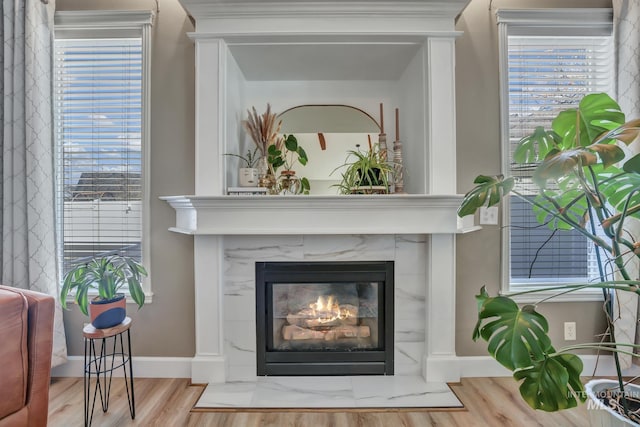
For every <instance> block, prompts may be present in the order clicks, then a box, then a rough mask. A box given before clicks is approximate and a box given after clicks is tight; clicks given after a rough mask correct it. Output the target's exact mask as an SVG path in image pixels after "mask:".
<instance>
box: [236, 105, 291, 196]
mask: <svg viewBox="0 0 640 427" xmlns="http://www.w3.org/2000/svg"><path fill="white" fill-rule="evenodd" d="M277 116H278V115H277V114H276V113H272V112H271V105H270V104H267V109H266V111H265V112H264V113H263V114H258V112H257V111H256V107H252V108H251V110H247V119H246V120H243V121H242V125H243V126H244V128H245V130H246V131H247V133H248V134H249V136H250V137H251V140H252V141H253V143H254V144H255V145H256V147H257V148H258V150H259V151H260V157H259V158H258V160H257V168H258V185H259V186H260V187H265V188H269V189H272V188H273V187H274V186H275V182H276V179H275V176H274V174H273V173H274V171H273V170H272V169H271V167H270V165H269V162H268V161H267V149H268V147H269V146H270V145H273V144H275V143H276V142H277V140H278V138H279V137H278V133H279V132H280V126H281V125H282V120H277Z"/></svg>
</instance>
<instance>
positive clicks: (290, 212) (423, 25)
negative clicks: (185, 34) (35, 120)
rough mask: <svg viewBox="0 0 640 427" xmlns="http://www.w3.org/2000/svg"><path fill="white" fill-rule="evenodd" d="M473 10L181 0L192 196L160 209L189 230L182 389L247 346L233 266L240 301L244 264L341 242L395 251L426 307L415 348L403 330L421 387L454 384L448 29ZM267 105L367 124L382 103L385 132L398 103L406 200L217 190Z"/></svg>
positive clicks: (457, 1)
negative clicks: (189, 353) (254, 112)
mask: <svg viewBox="0 0 640 427" xmlns="http://www.w3.org/2000/svg"><path fill="white" fill-rule="evenodd" d="M468 1H469V0H446V1H444V0H408V1H378V0H352V1H335V0H334V1H310V0H306V1H301V0H297V1H294V0H280V1H269V0H267V1H257V0H254V1H248V0H181V3H182V4H183V6H184V7H185V9H186V10H187V12H188V13H189V14H190V15H191V16H192V17H193V18H194V19H195V22H196V30H195V32H194V33H191V34H190V37H191V38H192V39H193V40H194V43H195V47H196V61H195V71H196V87H195V93H196V112H195V114H196V117H195V149H196V150H195V151H196V158H195V194H194V195H180V196H168V197H163V199H164V200H165V201H167V202H168V203H169V204H170V205H171V206H172V207H173V208H175V210H176V225H175V227H172V228H171V230H172V231H175V232H180V233H186V234H192V235H194V278H195V316H196V319H195V324H196V331H195V334H196V354H195V356H194V358H193V361H192V381H194V382H197V383H207V382H209V383H213V382H225V381H226V380H227V379H228V378H230V374H229V373H230V365H232V364H233V363H234V362H237V360H230V359H237V358H242V357H245V358H247V359H248V358H249V357H248V354H249V353H247V352H240V353H237V352H236V353H233V351H235V350H237V348H235V347H234V346H235V344H233V345H232V346H231V347H234V348H232V349H231V350H233V351H232V352H231V353H230V355H227V353H229V351H230V348H231V347H230V340H232V339H236V338H237V339H246V340H248V341H245V342H244V344H245V347H247V346H250V345H251V343H252V341H251V340H252V339H254V338H255V337H253V338H252V337H248V336H245V335H247V334H246V333H245V332H246V331H250V330H251V329H250V326H251V325H250V323H251V322H248V323H247V320H246V319H245V320H244V321H239V320H238V319H229V318H228V316H230V315H231V316H232V315H233V314H234V313H235V312H230V310H234V309H235V308H236V306H235V305H234V304H236V303H237V301H236V300H233V297H234V296H235V295H236V294H237V293H235V292H236V290H237V289H238V286H239V285H237V280H238V275H237V273H238V271H237V270H238V269H239V268H241V269H242V270H243V271H242V272H241V274H242V275H243V276H242V277H243V279H242V280H243V281H242V284H241V286H239V287H241V288H242V290H243V291H244V292H245V300H244V303H243V305H242V306H243V307H245V306H246V305H247V304H246V302H247V301H250V298H247V297H248V295H246V293H247V292H249V291H247V287H248V286H250V285H251V284H250V283H248V281H251V271H250V270H251V266H250V265H249V264H251V262H253V260H260V259H269V260H277V259H275V258H273V257H274V256H283V257H288V256H299V255H300V253H303V255H302V256H309V253H311V255H310V256H311V257H316V258H314V259H316V260H318V257H321V258H322V260H331V259H325V258H328V257H331V256H332V257H335V258H333V259H345V258H341V257H344V256H345V255H344V253H343V252H341V248H339V247H334V245H341V244H344V245H345V248H344V249H345V252H349V253H350V254H351V255H349V256H352V255H353V253H354V248H355V249H357V250H362V252H361V253H364V254H365V256H370V257H374V258H375V257H379V256H384V257H386V255H385V254H388V253H390V254H392V255H391V256H393V257H396V258H395V260H396V262H400V263H401V264H403V268H406V270H404V273H403V274H404V275H405V276H404V278H406V279H408V281H407V283H409V282H411V286H414V285H416V286H417V287H420V292H419V294H420V295H419V297H417V299H416V300H415V302H417V303H419V304H422V309H421V310H420V312H421V313H422V315H421V316H422V317H421V322H420V323H421V324H423V325H425V326H424V330H423V331H422V332H421V333H420V334H421V335H422V337H423V339H422V338H420V336H418V340H419V342H415V338H416V334H415V333H413V335H412V339H411V340H410V341H411V342H409V343H408V345H409V347H411V348H412V349H413V350H416V349H419V350H416V351H418V352H419V354H418V355H416V356H415V358H413V362H411V363H414V364H415V365H416V366H417V367H418V373H419V371H421V372H422V375H423V376H424V378H425V379H426V380H427V381H458V380H459V377H460V370H459V366H458V364H457V362H456V361H457V359H456V354H455V319H456V316H455V276H456V260H455V253H456V251H455V236H456V233H459V232H461V231H462V229H461V226H460V224H459V223H458V220H457V218H456V209H457V207H458V205H459V203H460V201H461V196H460V195H457V194H455V193H456V175H457V172H456V136H455V128H456V123H455V81H454V76H455V51H454V50H455V39H456V37H457V36H458V35H459V33H458V32H456V31H455V23H454V20H455V18H456V16H457V15H458V14H459V13H460V12H461V11H462V9H463V8H464V6H465V5H466V4H467V3H468ZM363 64H366V66H363ZM267 102H268V103H270V104H271V105H272V108H273V110H274V111H276V112H277V111H284V110H285V109H287V108H290V107H293V106H295V105H300V104H311V103H314V104H318V103H327V104H329V103H333V104H350V105H353V106H355V107H358V108H361V109H363V110H365V111H368V112H369V113H371V114H375V115H376V116H377V114H376V112H377V111H378V106H379V103H381V102H382V103H384V104H385V106H386V110H385V120H384V121H385V123H387V124H389V125H388V127H389V128H393V125H392V123H393V109H394V108H395V107H398V108H399V109H400V111H401V116H400V117H401V123H400V128H401V132H402V135H403V139H404V140H403V142H404V154H405V157H404V159H405V166H406V169H405V171H406V172H405V177H406V178H405V190H406V191H407V192H409V193H412V194H408V195H376V196H320V195H317V196H313V195H312V196H228V195H225V189H226V188H227V187H228V186H232V185H233V183H232V182H229V181H230V179H232V178H230V177H232V174H230V173H229V172H228V171H227V169H226V164H227V159H226V157H225V156H224V153H229V152H237V150H238V149H239V147H242V146H243V144H242V142H243V141H242V139H243V138H244V137H245V136H244V135H243V132H242V126H241V120H242V119H243V118H245V114H246V113H245V112H246V110H247V108H250V107H251V106H256V108H257V109H258V110H260V111H262V109H263V108H264V106H265V104H266V103H267ZM387 133H388V134H389V131H387ZM393 137H394V136H393V135H388V141H389V142H392V141H393ZM390 146H391V144H390ZM305 236H306V237H305ZM416 236H417V237H416ZM405 237H406V238H405ZM390 239H391V240H390ZM254 241H255V243H252V242H254ZM354 241H357V242H358V243H356V245H355V246H353V242H354ZM381 241H384V242H386V243H385V245H387V244H388V243H389V241H391V246H392V247H391V248H390V251H389V252H384V251H380V250H379V247H378V246H376V245H378V244H380V242H381ZM393 241H395V245H396V247H395V249H394V247H393V244H394V243H393ZM283 242H284V243H283ZM291 242H293V243H291ZM300 242H302V243H300ZM407 242H408V243H407ZM307 243H308V246H305V245H307ZM234 245H236V246H234ZM237 245H242V248H241V249H238V247H239V246H237ZM282 245H284V249H282V250H281V246H282ZM287 245H291V246H287ZM349 245H351V246H349ZM328 246H331V250H327V247H328ZM387 246H388V245H387ZM407 247H408V248H410V249H407ZM385 248H386V249H389V248H388V247H385ZM386 249H385V250H386ZM305 251H306V252H305ZM238 252H240V254H241V255H240V258H237V254H238ZM359 253H360V252H359ZM229 254H231V255H232V256H231V257H229ZM247 254H249V255H247ZM274 254H275V255H274ZM305 254H306V255H305ZM331 254H333V255H331ZM355 256H359V255H357V254H356V255H355ZM225 257H227V258H225ZM234 257H235V258H236V259H240V261H239V263H236V264H234V265H233V266H232V267H231V269H232V270H233V271H234V273H229V272H228V271H225V268H229V264H228V259H229V258H234ZM412 268H413V269H415V271H414V272H411V271H409V270H410V269H412ZM418 272H419V273H418ZM414 273H415V274H414ZM230 274H231V276H230ZM233 274H236V275H235V276H233ZM396 274H398V273H396ZM418 277H419V278H420V281H419V282H417V283H416V280H417V279H416V278H418ZM412 280H413V282H412ZM253 285H254V286H255V284H253ZM416 286H414V288H415V287H416ZM230 288H231V290H232V291H231V292H230V291H229V289H230ZM403 292H404V291H403ZM404 297H408V298H409V300H410V299H411V298H412V297H411V296H410V295H409V294H406V293H405V295H404ZM397 302H398V301H397ZM230 307H231V308H230ZM225 309H227V312H226V314H225ZM254 315H255V314H254ZM225 316H227V317H225ZM233 321H238V322H241V323H242V322H244V323H243V325H244V326H247V327H245V328H244V329H242V330H243V331H245V332H243V333H239V332H238V330H236V329H234V328H233V327H232V326H229V325H231V324H232V323H233ZM230 322H231V323H230ZM399 333H402V331H399ZM414 344H415V345H414ZM253 345H254V346H255V340H254V341H253ZM240 347H241V346H240ZM225 349H226V350H225ZM397 351H400V352H401V353H402V354H404V349H397ZM243 363H244V362H243ZM411 369H413V368H411ZM246 371H248V370H247V369H245V372H244V373H245V374H246V373H247V372H246ZM248 373H249V375H251V372H248ZM231 376H232V377H233V375H231Z"/></svg>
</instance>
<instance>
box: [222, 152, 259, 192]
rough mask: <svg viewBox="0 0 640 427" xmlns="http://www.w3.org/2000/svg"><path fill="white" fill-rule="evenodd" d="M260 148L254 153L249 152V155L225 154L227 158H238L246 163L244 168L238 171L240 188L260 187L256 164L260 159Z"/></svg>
mask: <svg viewBox="0 0 640 427" xmlns="http://www.w3.org/2000/svg"><path fill="white" fill-rule="evenodd" d="M258 151H259V148H258V147H256V148H255V149H254V150H253V151H251V150H247V154H246V155H245V156H242V155H240V154H225V155H226V156H232V157H237V158H239V159H240V160H242V161H243V162H244V165H243V166H244V167H241V168H239V169H238V185H239V186H240V187H257V186H258V169H257V168H256V164H257V163H258V159H259V157H258V156H257V154H258Z"/></svg>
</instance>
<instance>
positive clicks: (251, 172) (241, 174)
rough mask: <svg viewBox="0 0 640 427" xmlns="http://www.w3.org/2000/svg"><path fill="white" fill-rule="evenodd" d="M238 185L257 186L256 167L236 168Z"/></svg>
mask: <svg viewBox="0 0 640 427" xmlns="http://www.w3.org/2000/svg"><path fill="white" fill-rule="evenodd" d="M238 185H240V187H257V186H258V169H256V168H240V169H238Z"/></svg>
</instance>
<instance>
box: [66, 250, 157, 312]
mask: <svg viewBox="0 0 640 427" xmlns="http://www.w3.org/2000/svg"><path fill="white" fill-rule="evenodd" d="M142 276H147V271H146V270H145V268H144V267H143V266H142V264H140V263H139V262H138V261H137V260H136V259H134V258H131V257H126V256H121V255H106V256H102V257H96V258H92V259H91V260H90V261H88V262H85V263H80V264H78V265H76V266H75V267H73V268H71V269H70V270H69V271H68V272H67V273H66V274H65V276H64V281H63V286H62V289H61V290H60V300H61V301H62V307H63V308H65V309H67V308H68V307H67V303H66V301H67V297H68V296H69V294H70V293H71V292H72V291H75V298H74V299H75V302H76V303H77V304H78V307H79V308H80V311H81V312H82V313H83V314H84V315H88V314H89V311H88V305H89V297H90V295H89V291H90V290H95V291H97V293H98V297H99V298H101V299H107V300H109V299H113V298H114V297H115V296H116V295H117V293H118V291H119V290H120V289H121V288H122V287H123V286H128V288H129V294H130V295H131V298H132V299H133V301H135V303H136V304H138V307H139V308H140V307H142V306H143V305H144V300H145V295H144V291H143V289H142V285H141V280H142Z"/></svg>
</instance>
